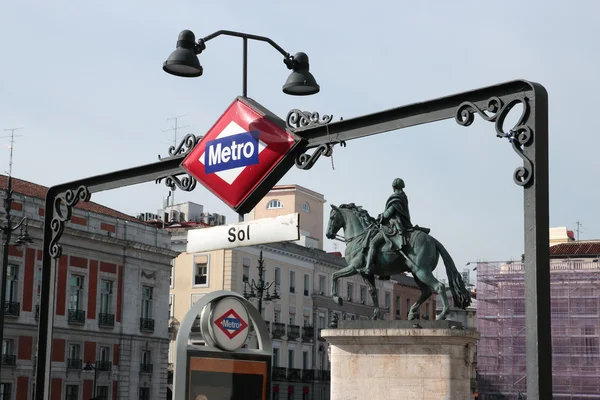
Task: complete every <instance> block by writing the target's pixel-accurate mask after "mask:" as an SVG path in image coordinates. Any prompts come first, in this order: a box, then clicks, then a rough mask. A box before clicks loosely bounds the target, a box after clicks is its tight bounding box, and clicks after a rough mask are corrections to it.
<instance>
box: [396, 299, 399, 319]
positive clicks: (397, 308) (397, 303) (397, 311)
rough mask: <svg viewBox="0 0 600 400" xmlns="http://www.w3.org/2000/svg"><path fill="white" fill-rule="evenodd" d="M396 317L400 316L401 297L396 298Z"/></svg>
mask: <svg viewBox="0 0 600 400" xmlns="http://www.w3.org/2000/svg"><path fill="white" fill-rule="evenodd" d="M396 315H400V296H396Z"/></svg>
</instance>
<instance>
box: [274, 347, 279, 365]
mask: <svg viewBox="0 0 600 400" xmlns="http://www.w3.org/2000/svg"><path fill="white" fill-rule="evenodd" d="M273 366H274V367H279V349H278V348H277V347H273Z"/></svg>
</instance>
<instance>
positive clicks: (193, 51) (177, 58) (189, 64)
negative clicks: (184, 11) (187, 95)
mask: <svg viewBox="0 0 600 400" xmlns="http://www.w3.org/2000/svg"><path fill="white" fill-rule="evenodd" d="M202 50H204V49H203V46H202V44H197V43H196V36H195V35H194V32H192V31H189V30H184V31H181V33H180V34H179V37H178V38H177V48H176V49H175V51H173V52H172V53H171V55H170V56H169V58H167V61H165V62H164V63H163V70H164V71H165V72H167V73H169V74H171V75H175V76H181V77H184V78H194V77H197V76H201V75H202V72H203V69H202V66H201V65H200V60H198V56H197V54H200V53H201V52H202Z"/></svg>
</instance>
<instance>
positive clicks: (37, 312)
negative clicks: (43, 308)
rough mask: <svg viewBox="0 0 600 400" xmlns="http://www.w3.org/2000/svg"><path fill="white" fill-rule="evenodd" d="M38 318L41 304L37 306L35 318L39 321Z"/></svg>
mask: <svg viewBox="0 0 600 400" xmlns="http://www.w3.org/2000/svg"><path fill="white" fill-rule="evenodd" d="M38 319H40V306H39V304H38V305H37V306H35V320H36V321H37V320H38Z"/></svg>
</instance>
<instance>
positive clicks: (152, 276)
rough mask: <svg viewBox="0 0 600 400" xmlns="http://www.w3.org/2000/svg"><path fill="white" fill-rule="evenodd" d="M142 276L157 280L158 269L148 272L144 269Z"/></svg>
mask: <svg viewBox="0 0 600 400" xmlns="http://www.w3.org/2000/svg"><path fill="white" fill-rule="evenodd" d="M142 278H144V279H154V280H156V271H150V272H146V271H144V270H142Z"/></svg>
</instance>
